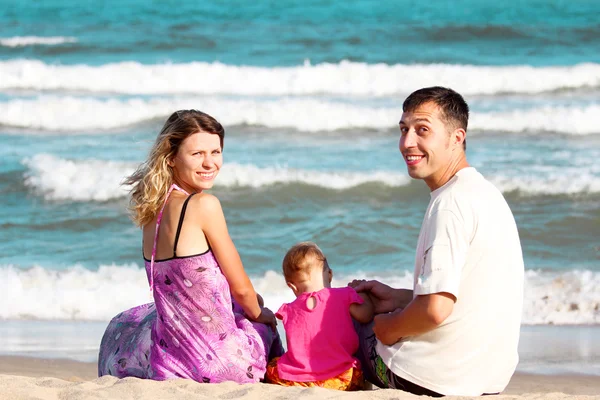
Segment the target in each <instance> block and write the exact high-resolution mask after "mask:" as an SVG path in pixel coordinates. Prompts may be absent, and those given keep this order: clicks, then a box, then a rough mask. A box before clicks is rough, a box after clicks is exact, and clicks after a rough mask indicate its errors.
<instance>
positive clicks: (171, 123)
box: [123, 110, 225, 226]
mask: <svg viewBox="0 0 600 400" xmlns="http://www.w3.org/2000/svg"><path fill="white" fill-rule="evenodd" d="M199 132H206V133H210V134H214V135H219V138H220V140H221V148H223V139H224V137H225V130H224V129H223V126H221V124H220V123H219V122H218V121H217V120H216V119H214V118H213V117H211V116H210V115H208V114H205V113H203V112H202V111H198V110H180V111H176V112H174V113H173V114H171V116H170V117H169V118H168V119H167V122H165V125H164V126H163V128H162V130H161V131H160V133H159V134H158V137H157V138H156V142H154V146H152V149H151V150H150V154H149V155H148V159H147V160H146V161H145V162H144V163H143V164H141V165H140V166H139V167H138V169H137V170H136V171H135V172H134V173H133V174H132V175H131V176H129V177H127V178H125V181H124V182H123V184H124V185H132V188H131V199H130V201H129V211H130V212H131V219H132V220H133V222H135V224H136V225H138V226H144V225H146V224H148V223H149V222H150V221H152V220H153V219H154V217H155V216H156V214H157V213H158V211H159V209H160V207H161V206H162V203H163V202H164V201H165V196H166V195H167V192H168V191H169V187H170V186H171V184H172V183H173V169H172V168H171V166H169V161H170V160H172V159H173V158H174V157H175V156H176V155H177V152H178V151H179V147H180V146H181V143H183V141H184V140H185V139H186V138H187V137H189V136H191V135H193V134H195V133H199Z"/></svg>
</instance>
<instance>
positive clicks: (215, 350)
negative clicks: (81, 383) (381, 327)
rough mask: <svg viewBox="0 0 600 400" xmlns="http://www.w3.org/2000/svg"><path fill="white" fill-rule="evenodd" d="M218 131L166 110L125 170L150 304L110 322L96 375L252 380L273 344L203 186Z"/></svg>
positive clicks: (214, 158) (216, 159)
mask: <svg viewBox="0 0 600 400" xmlns="http://www.w3.org/2000/svg"><path fill="white" fill-rule="evenodd" d="M223 138H224V130H223V127H222V126H221V124H219V123H218V122H217V121H216V120H215V119H214V118H212V117H211V116H209V115H207V114H205V113H203V112H200V111H196V110H183V111H177V112H175V113H174V114H173V115H171V116H170V117H169V119H168V120H167V122H166V123H165V125H164V127H163V129H162V130H161V132H160V133H159V135H158V138H157V139H156V143H155V144H154V146H153V147H152V149H151V151H150V155H149V157H148V160H147V161H146V162H145V163H144V164H142V165H141V166H140V167H139V168H138V170H137V171H136V172H135V173H134V174H133V175H131V176H130V177H129V178H127V180H126V183H127V184H130V185H133V188H132V196H131V211H132V216H133V221H134V222H135V223H136V224H137V225H138V226H140V227H142V229H143V253H144V259H145V266H146V273H147V275H148V280H149V282H150V290H151V291H152V292H153V297H154V303H151V304H146V305H142V306H139V307H135V308H132V309H130V310H127V311H125V312H123V313H121V314H119V315H117V316H116V317H115V318H113V320H112V321H111V322H110V324H109V326H108V328H107V330H106V332H105V334H104V337H103V338H102V343H101V345H100V355H99V360H98V375H99V376H102V375H113V376H116V377H120V378H121V377H126V376H136V377H139V378H152V379H155V380H165V379H171V378H187V379H193V380H195V381H198V382H222V381H235V382H238V383H248V382H256V381H258V380H260V379H262V378H263V377H264V374H265V367H266V364H267V362H268V360H269V359H271V358H272V357H276V356H279V355H281V354H282V353H283V349H282V347H281V341H280V339H279V336H278V335H277V331H276V330H275V323H276V322H275V316H274V315H273V313H272V312H271V311H270V310H269V309H267V308H262V305H261V304H259V298H260V297H259V296H258V295H257V294H256V292H255V291H254V288H253V287H252V283H251V282H250V279H249V278H248V275H247V274H246V272H245V271H244V267H243V266H242V263H241V260H240V257H239V255H238V253H237V251H236V249H235V246H234V245H233V242H232V241H231V238H230V237H229V233H228V231H227V225H226V223H225V218H224V216H223V211H222V209H221V205H220V203H219V200H218V199H217V198H216V197H214V196H213V195H210V194H206V193H203V191H204V190H206V189H210V188H211V187H212V186H213V182H214V180H215V178H216V177H217V175H218V174H219V171H220V169H221V166H222V164H223V155H222V150H223Z"/></svg>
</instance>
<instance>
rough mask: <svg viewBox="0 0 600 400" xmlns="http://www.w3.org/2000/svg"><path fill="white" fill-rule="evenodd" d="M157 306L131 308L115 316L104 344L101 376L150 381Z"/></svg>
mask: <svg viewBox="0 0 600 400" xmlns="http://www.w3.org/2000/svg"><path fill="white" fill-rule="evenodd" d="M154 320H156V308H155V307H154V303H149V304H144V305H141V306H138V307H134V308H130V309H129V310H126V311H124V312H122V313H120V314H119V315H117V316H116V317H114V318H113V319H112V320H111V321H110V323H109V324H108V327H107V328H106V331H105V332H104V336H103V337H102V341H101V342H100V353H99V355H98V376H103V375H112V376H116V377H117V378H125V377H128V376H134V377H137V378H143V379H145V378H149V377H150V375H151V371H150V361H149V358H150V340H151V339H150V335H151V329H152V325H153V323H154Z"/></svg>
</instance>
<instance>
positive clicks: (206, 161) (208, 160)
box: [202, 154, 215, 168]
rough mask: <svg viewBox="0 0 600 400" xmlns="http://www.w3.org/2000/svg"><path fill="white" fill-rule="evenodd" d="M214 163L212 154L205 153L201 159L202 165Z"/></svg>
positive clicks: (206, 165)
mask: <svg viewBox="0 0 600 400" xmlns="http://www.w3.org/2000/svg"><path fill="white" fill-rule="evenodd" d="M214 164H215V160H213V156H212V155H210V154H209V155H207V156H206V157H204V160H202V165H203V166H204V167H207V168H208V167H212V166H213V165H214Z"/></svg>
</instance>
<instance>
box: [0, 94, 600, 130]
mask: <svg viewBox="0 0 600 400" xmlns="http://www.w3.org/2000/svg"><path fill="white" fill-rule="evenodd" d="M187 108H197V109H200V110H203V111H205V112H207V113H209V114H211V115H213V116H214V117H215V118H217V119H218V120H219V121H221V122H222V123H223V124H224V125H225V126H232V125H260V126H266V127H269V128H293V129H297V130H301V131H306V132H317V131H334V130H339V129H394V128H396V127H397V122H398V120H399V117H400V109H399V108H397V107H389V106H387V107H385V106H368V105H358V104H350V103H347V102H340V101H332V100H329V101H328V100H324V99H316V98H291V97H285V98H280V99H248V98H244V99H225V98H219V97H190V98H179V97H177V98H152V99H141V98H132V99H127V100H118V99H109V100H99V99H94V98H80V97H73V96H66V97H60V96H41V97H38V98H35V99H13V100H10V101H6V102H0V125H8V126H14V127H19V128H29V129H38V130H49V131H72V132H76V133H84V134H89V133H96V132H102V131H103V130H107V129H115V128H119V127H123V126H128V125H133V124H137V123H141V122H143V121H147V120H151V119H155V118H158V119H161V120H162V119H165V118H166V117H167V116H168V115H169V114H170V113H172V112H173V111H175V110H177V109H187ZM599 114H600V105H597V104H592V105H587V106H581V107H577V106H569V107H561V106H558V107H549V106H548V107H539V108H531V109H526V110H514V111H503V112H478V113H473V117H472V119H471V121H470V123H469V127H470V129H471V130H475V131H501V132H514V133H520V132H534V133H535V132H545V131H551V132H560V133H564V134H567V135H585V134H593V133H600V127H599V126H598V123H597V121H598V118H597V116H598V115H599Z"/></svg>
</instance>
